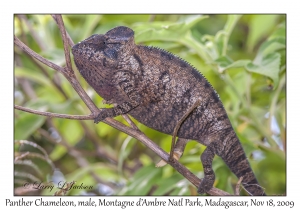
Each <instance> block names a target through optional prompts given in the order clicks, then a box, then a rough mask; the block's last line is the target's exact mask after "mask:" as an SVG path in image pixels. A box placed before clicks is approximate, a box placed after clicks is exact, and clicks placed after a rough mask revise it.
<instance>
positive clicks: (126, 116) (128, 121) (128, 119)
mask: <svg viewBox="0 0 300 210" xmlns="http://www.w3.org/2000/svg"><path fill="white" fill-rule="evenodd" d="M122 117H123V118H124V119H125V120H126V122H127V123H128V124H129V125H130V126H131V127H132V128H133V129H135V130H139V128H138V127H137V126H136V124H134V122H133V121H132V120H131V119H130V117H129V116H128V115H127V114H122Z"/></svg>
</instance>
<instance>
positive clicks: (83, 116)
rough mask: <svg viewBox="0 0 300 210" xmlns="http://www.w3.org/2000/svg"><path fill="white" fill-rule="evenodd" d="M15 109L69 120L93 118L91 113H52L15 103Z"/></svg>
mask: <svg viewBox="0 0 300 210" xmlns="http://www.w3.org/2000/svg"><path fill="white" fill-rule="evenodd" d="M15 109H18V110H21V111H25V112H29V113H32V114H37V115H42V116H46V117H51V118H53V117H56V118H65V119H71V120H93V119H94V115H93V114H90V115H68V114H58V113H52V112H43V111H38V110H34V109H30V108H26V107H22V106H18V105H15Z"/></svg>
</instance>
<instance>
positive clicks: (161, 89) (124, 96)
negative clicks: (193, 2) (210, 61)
mask: <svg viewBox="0 0 300 210" xmlns="http://www.w3.org/2000/svg"><path fill="white" fill-rule="evenodd" d="M72 53H73V55H74V60H75V64H76V66H77V68H78V69H79V71H80V73H81V75H82V76H83V77H84V78H85V80H86V81H87V82H88V83H89V84H90V85H91V86H92V87H93V88H94V89H95V91H96V92H97V93H98V94H99V95H100V96H101V97H103V98H104V99H105V100H106V101H109V102H110V103H115V104H117V106H115V107H114V108H109V109H102V111H101V113H100V114H99V116H98V117H97V118H96V119H95V122H96V123H97V122H99V121H101V120H103V119H105V118H107V117H115V116H118V115H120V114H126V113H127V114H129V115H131V116H132V117H134V118H135V119H137V120H138V121H139V122H141V123H143V124H144V125H146V126H148V127H151V128H153V129H155V130H158V131H160V132H163V133H167V134H171V135H172V133H173V130H174V128H175V126H176V124H177V122H178V121H179V120H180V118H181V117H182V116H183V115H184V113H185V112H186V111H187V110H188V109H189V107H191V106H193V104H194V103H195V102H196V101H197V100H198V99H200V101H201V102H200V105H199V106H198V107H197V108H195V110H194V111H192V113H191V114H190V115H189V116H188V117H187V118H186V120H185V121H184V122H183V123H182V125H181V127H180V129H179V131H178V137H179V138H182V139H193V140H196V141H197V142H199V143H201V144H204V145H206V146H207V148H206V149H205V151H204V152H203V154H202V155H201V161H202V164H203V168H204V175H205V176H204V180H203V181H202V182H201V184H200V186H199V188H198V192H199V193H201V194H202V193H205V192H207V191H209V190H210V189H211V187H212V186H213V183H214V180H215V175H214V172H213V170H212V160H213V158H214V156H215V154H216V155H218V156H220V157H221V158H222V159H223V160H224V161H225V163H226V164H227V165H228V166H229V168H230V169H231V170H232V172H233V173H234V174H235V175H236V176H237V177H241V176H243V185H244V187H245V189H246V190H247V191H248V192H249V194H251V195H264V191H263V189H262V188H261V187H260V186H259V184H258V182H257V180H256V178H255V175H254V173H253V171H252V169H251V167H250V165H249V163H248V161H247V158H246V156H245V153H244V151H243V148H242V146H241V144H240V142H239V140H238V138H237V136H236V134H235V132H234V130H233V128H232V126H231V123H230V121H229V119H228V116H227V114H226V111H225V109H224V107H223V105H222V102H221V101H220V99H219V97H218V95H217V93H216V92H215V90H214V89H213V87H212V86H211V85H210V84H209V82H208V81H207V80H206V79H205V78H204V77H203V76H202V75H201V74H200V73H199V72H198V71H197V70H196V69H195V68H193V67H192V66H191V65H189V64H188V63H187V62H186V61H184V60H182V59H180V58H179V57H177V56H175V55H173V54H171V53H169V52H166V51H164V50H161V49H158V48H154V47H147V46H141V45H136V44H135V43H134V32H133V31H132V30H131V29H130V28H127V27H123V26H120V27H116V28H114V29H112V30H110V31H108V32H107V33H106V34H104V35H101V34H99V35H93V36H91V37H89V38H87V39H86V40H84V41H82V42H80V43H78V44H76V45H75V46H74V47H73V48H72ZM179 145H180V144H179ZM182 145H183V146H181V147H180V146H178V148H177V150H180V152H181V153H182V152H183V150H184V146H185V143H184V144H182Z"/></svg>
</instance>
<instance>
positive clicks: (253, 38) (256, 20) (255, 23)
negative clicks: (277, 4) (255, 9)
mask: <svg viewBox="0 0 300 210" xmlns="http://www.w3.org/2000/svg"><path fill="white" fill-rule="evenodd" d="M277 17H278V15H252V16H251V19H250V24H249V28H250V32H249V36H248V40H247V46H248V50H249V51H252V50H253V48H254V47H255V45H256V44H257V42H258V41H259V40H260V39H261V38H262V37H264V36H267V35H268V33H270V31H271V30H272V28H273V27H274V24H275V23H276V19H277Z"/></svg>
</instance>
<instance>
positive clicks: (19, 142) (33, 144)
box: [15, 140, 48, 158]
mask: <svg viewBox="0 0 300 210" xmlns="http://www.w3.org/2000/svg"><path fill="white" fill-rule="evenodd" d="M15 144H27V145H30V146H32V147H34V148H36V149H38V150H40V151H41V152H42V153H43V154H44V155H45V157H46V158H48V154H47V152H46V150H45V149H44V148H43V147H41V146H40V145H38V144H36V143H34V142H31V141H27V140H15Z"/></svg>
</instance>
